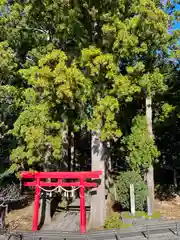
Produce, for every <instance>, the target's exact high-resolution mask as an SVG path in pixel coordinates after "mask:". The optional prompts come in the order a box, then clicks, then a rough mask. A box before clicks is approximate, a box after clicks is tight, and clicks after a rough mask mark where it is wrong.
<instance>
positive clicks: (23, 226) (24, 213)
mask: <svg viewBox="0 0 180 240" xmlns="http://www.w3.org/2000/svg"><path fill="white" fill-rule="evenodd" d="M32 215H33V204H30V205H29V206H26V207H24V208H22V209H18V210H13V211H10V212H9V213H8V215H7V217H6V224H7V225H8V227H9V229H10V230H11V231H13V230H21V231H29V230H31V228H32Z"/></svg>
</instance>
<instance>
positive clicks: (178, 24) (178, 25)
mask: <svg viewBox="0 0 180 240" xmlns="http://www.w3.org/2000/svg"><path fill="white" fill-rule="evenodd" d="M177 9H178V10H180V4H178V5H177ZM174 28H175V29H180V22H178V23H176V25H175V26H174Z"/></svg>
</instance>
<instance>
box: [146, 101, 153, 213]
mask: <svg viewBox="0 0 180 240" xmlns="http://www.w3.org/2000/svg"><path fill="white" fill-rule="evenodd" d="M146 120H147V127H148V133H149V137H151V138H152V137H153V130H152V98H151V97H150V96H148V97H146ZM146 180H147V185H148V197H149V207H150V212H151V213H153V211H154V168H153V165H151V166H149V168H148V172H147V176H146Z"/></svg>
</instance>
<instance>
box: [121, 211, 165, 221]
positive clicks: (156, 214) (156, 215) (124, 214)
mask: <svg viewBox="0 0 180 240" xmlns="http://www.w3.org/2000/svg"><path fill="white" fill-rule="evenodd" d="M121 216H122V217H124V218H136V217H144V218H148V219H150V218H151V219H159V218H160V217H161V214H160V212H154V213H153V214H152V216H148V215H147V213H146V212H144V211H136V213H135V216H132V215H131V213H130V212H122V213H121Z"/></svg>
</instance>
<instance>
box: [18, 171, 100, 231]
mask: <svg viewBox="0 0 180 240" xmlns="http://www.w3.org/2000/svg"><path fill="white" fill-rule="evenodd" d="M101 173H102V172H101V171H90V172H26V171H25V172H22V173H21V177H22V178H26V179H34V181H33V182H25V183H24V186H27V187H35V198H34V215H33V220H32V231H37V230H38V219H39V203H40V193H41V187H58V186H62V187H79V188H80V231H81V233H84V232H86V209H85V193H84V188H85V187H97V183H96V182H86V179H87V178H88V179H92V178H94V179H98V178H99V177H100V175H101ZM47 178H48V179H49V178H51V179H57V181H56V182H45V181H42V179H43V180H44V179H47ZM63 179H79V181H74V182H63Z"/></svg>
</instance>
